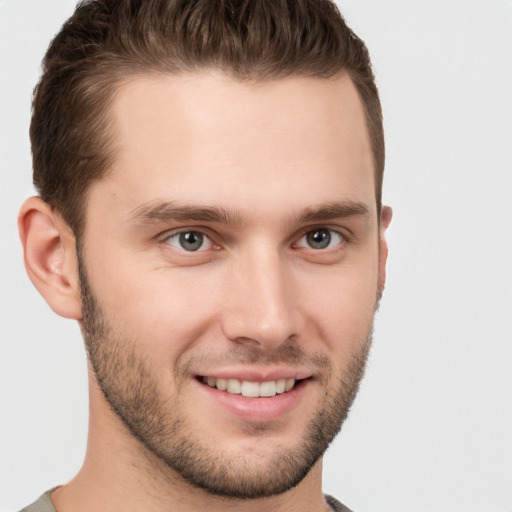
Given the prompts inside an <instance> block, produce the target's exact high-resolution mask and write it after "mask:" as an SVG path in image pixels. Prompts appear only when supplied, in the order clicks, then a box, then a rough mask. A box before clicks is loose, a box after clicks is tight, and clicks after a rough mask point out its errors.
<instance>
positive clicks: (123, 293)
mask: <svg viewBox="0 0 512 512" xmlns="http://www.w3.org/2000/svg"><path fill="white" fill-rule="evenodd" d="M109 268H110V270H108V271H107V265H106V264H104V265H102V266H96V267H94V269H95V273H94V275H91V276H90V281H91V283H90V284H91V287H92V289H93V292H94V294H95V295H96V296H97V298H98V300H99V301H100V305H101V307H102V309H103V310H104V311H105V312H106V313H107V314H108V316H109V322H111V323H113V324H114V325H115V326H116V327H117V329H119V331H121V332H122V333H124V334H125V336H126V337H127V338H129V339H131V340H133V341H135V342H136V343H137V345H138V346H139V347H144V348H145V351H146V353H147V354H153V355H154V359H155V360H156V359H158V358H161V359H162V360H165V361H168V360H169V359H175V358H176V357H177V355H179V354H180V353H182V352H183V351H185V350H186V349H187V348H190V347H191V346H192V345H193V344H194V342H195V341H196V340H198V338H200V336H201V334H202V333H203V332H204V331H205V330H206V329H207V328H208V327H209V326H210V325H211V324H212V323H213V322H214V317H215V310H216V294H215V290H216V288H217V287H216V285H215V282H212V281H214V279H215V275H214V274H213V275H212V276H210V279H209V280H208V279H206V278H205V276H201V275H198V273H194V272H190V271H188V272H183V271H180V270H179V269H172V268H153V269H148V268H147V267H144V266H142V265H139V264H137V262H134V261H130V259H129V258H127V259H126V260H125V261H123V260H122V258H118V259H117V260H116V265H109ZM199 274H200V273H199Z"/></svg>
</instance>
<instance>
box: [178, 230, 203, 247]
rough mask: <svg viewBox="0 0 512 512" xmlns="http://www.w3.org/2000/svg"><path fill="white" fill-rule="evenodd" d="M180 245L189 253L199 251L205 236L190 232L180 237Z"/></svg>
mask: <svg viewBox="0 0 512 512" xmlns="http://www.w3.org/2000/svg"><path fill="white" fill-rule="evenodd" d="M180 245H181V246H182V247H183V249H186V250H187V251H197V250H198V249H199V248H200V247H201V245H203V235H201V233H195V232H194V231H190V232H188V233H182V234H181V235H180Z"/></svg>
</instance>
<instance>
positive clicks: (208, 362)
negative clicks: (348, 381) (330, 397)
mask: <svg viewBox="0 0 512 512" xmlns="http://www.w3.org/2000/svg"><path fill="white" fill-rule="evenodd" d="M230 364H233V365H235V364H238V365H244V366H256V365H258V366H272V365H277V364H288V365H291V366H307V367H311V366H313V367H315V368H317V369H326V368H329V367H330V366H331V363H330V360H329V358H328V357H327V356H326V355H325V354H323V353H319V352H314V353H311V354H310V353H306V351H305V350H304V349H303V348H302V347H301V346H299V344H297V343H296V342H294V341H290V342H286V343H283V344H281V345H279V346H278V347H276V348H275V349H274V350H272V351H268V350H267V349H264V350H263V349H261V348H259V347H257V346H249V345H243V344H239V345H234V346H232V347H230V348H229V349H228V350H225V351H223V352H222V353H212V351H208V352H201V353H197V354H195V355H194V356H193V357H191V358H190V359H187V360H186V361H182V364H181V365H180V366H182V368H181V371H183V370H184V371H185V372H187V371H188V370H190V369H192V367H194V368H195V367H201V368H204V367H215V366H224V365H230Z"/></svg>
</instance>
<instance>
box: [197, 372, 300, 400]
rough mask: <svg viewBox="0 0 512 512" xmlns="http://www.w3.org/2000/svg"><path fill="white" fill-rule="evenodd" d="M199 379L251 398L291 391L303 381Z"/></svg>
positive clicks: (220, 389)
mask: <svg viewBox="0 0 512 512" xmlns="http://www.w3.org/2000/svg"><path fill="white" fill-rule="evenodd" d="M199 380H200V381H201V382H203V383H204V384H206V385H208V386H210V387H211V388H216V389H218V390H219V391H225V392H226V393H230V394H232V395H242V396H245V397H251V398H260V397H266V398H268V397H272V396H275V395H281V394H284V393H287V392H288V391H291V390H292V389H293V388H294V387H295V385H296V384H298V383H299V382H301V381H300V380H296V379H278V380H269V381H266V382H253V381H249V380H238V379H216V378H215V377H199Z"/></svg>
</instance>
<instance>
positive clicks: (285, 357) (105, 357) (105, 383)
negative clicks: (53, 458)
mask: <svg viewBox="0 0 512 512" xmlns="http://www.w3.org/2000/svg"><path fill="white" fill-rule="evenodd" d="M77 253H78V263H79V276H80V284H81V302H82V316H83V326H82V330H83V336H84V341H85V345H86V349H87V353H88V358H89V362H90V364H91V366H92V368H93V371H94V373H95V377H96V380H97V382H98V385H99V387H100V389H101V391H102V393H103V395H104V397H105V399H106V401H107V402H108V404H109V405H110V407H111V409H112V410H113V411H114V413H115V414H116V415H117V416H118V417H119V418H120V420H121V421H122V423H123V424H124V425H125V426H126V428H127V429H128V430H129V432H130V433H131V435H132V436H133V437H134V438H136V439H137V440H138V441H140V443H142V445H143V446H144V447H145V449H146V450H147V451H148V452H149V454H150V455H151V456H153V457H156V458H157V459H154V458H153V461H154V462H155V468H156V466H158V467H161V463H162V462H163V463H164V466H165V467H168V468H169V469H170V470H172V471H173V472H175V473H177V474H178V475H179V476H180V477H181V478H183V479H184V480H185V481H186V482H188V483H189V484H191V485H192V486H194V487H197V488H200V489H203V490H205V491H207V492H208V493H211V494H213V495H217V496H222V497H225V498H237V499H256V498H264V497H268V496H273V495H276V494H281V493H283V492H285V491H288V490H289V489H291V488H293V487H295V486H296V485H298V484H299V483H300V482H301V481H302V480H303V479H304V477H305V476H306V475H307V474H308V473H309V471H310V469H311V468H312V467H313V465H314V464H315V463H316V462H317V461H318V460H319V458H320V457H321V456H322V455H323V454H324V452H325V450H326V449H327V447H328V446H329V444H330V443H331V442H332V440H333V439H334V438H335V436H336V435H337V434H338V432H339V431H340V429H341V426H342V424H343V422H344V420H345V419H346V417H347V415H348V412H349V409H350V407H351V405H352V402H353V400H354V398H355V396H356V394H357V391H358V388H359V384H360V381H361V379H362V377H363V375H364V370H365V366H366V361H367V357H368V353H369V349H370V346H371V334H372V326H371V325H370V326H369V329H368V333H367V336H366V339H363V340H362V341H361V343H360V344H359V347H360V348H359V350H358V352H357V353H356V354H355V355H354V356H353V357H352V360H351V362H350V364H349V365H348V366H347V369H346V371H345V372H344V374H343V375H340V376H338V377H337V378H336V379H332V378H330V374H331V373H332V372H331V363H330V361H329V360H328V359H327V358H326V357H325V356H323V361H321V362H319V361H318V357H320V358H322V356H318V355H317V356H313V358H312V359H313V360H315V361H314V363H315V364H316V365H317V366H318V365H319V364H320V365H324V366H325V367H324V368H323V374H324V375H325V376H326V378H325V380H327V377H329V380H330V381H331V383H330V385H325V386H324V395H323V400H321V401H320V403H321V405H320V406H319V408H318V409H317V410H316V411H315V412H314V414H313V415H312V416H311V417H310V418H309V419H307V420H305V423H306V424H305V427H304V431H303V436H302V440H301V442H299V443H297V444H296V446H294V447H292V448H289V449H282V450H280V451H275V452H274V453H273V454H272V455H271V456H270V457H269V458H268V460H266V461H265V463H264V464H262V463H261V462H258V463H255V460H254V459H255V457H254V454H251V453H247V454H243V453H242V454H240V455H239V456H237V457H233V454H231V453H230V454H227V453H223V452H222V451H220V450H218V449H216V447H215V446H210V445H207V444H206V443H204V442H202V441H201V440H200V439H197V436H194V426H193V425H190V424H188V423H187V421H186V418H183V417H180V416H179V415H178V414H179V413H178V414H176V412H175V411H176V410H179V407H178V406H177V405H178V404H179V401H180V396H179V386H177V391H175V392H174V393H173V394H171V393H170V392H169V393H168V396H164V393H162V392H161V390H160V389H159V386H158V381H157V378H156V376H155V375H154V372H153V371H152V368H151V364H150V363H149V361H148V358H147V356H145V354H144V353H142V351H141V350H140V348H139V344H138V343H137V340H134V339H131V338H130V336H129V335H127V333H124V332H122V330H121V329H120V328H118V327H117V326H114V325H113V322H109V319H108V313H107V312H105V311H103V309H102V308H101V307H100V306H99V304H98V300H97V299H96V297H95V296H94V295H93V293H92V292H91V289H90V286H89V283H88V280H87V277H86V272H85V265H84V263H83V259H82V257H81V254H82V252H81V251H80V248H78V251H77ZM236 357H237V358H238V360H240V357H242V358H243V357H244V356H243V355H241V354H240V353H237V355H236ZM245 358H246V360H247V361H251V362H255V361H254V360H255V354H254V352H252V353H247V354H246V357H245ZM297 359H300V360H302V361H310V360H311V359H310V358H308V356H306V355H305V354H304V353H303V352H302V350H301V349H300V348H298V347H297V345H289V346H287V347H284V349H283V350H282V351H281V352H280V353H276V354H275V355H274V358H273V360H278V361H279V362H283V363H286V362H290V360H293V361H297ZM187 364H188V363H187V362H183V364H181V365H179V364H178V365H177V366H176V367H175V370H176V371H177V372H178V373H180V374H181V373H183V374H185V370H186V367H187ZM180 370H181V372H180ZM177 377H179V375H177ZM247 430H248V431H247V434H248V435H252V436H254V440H255V443H256V442H258V437H257V436H258V435H263V434H264V433H265V430H266V425H265V424H264V423H262V424H255V425H252V426H250V427H249V428H248V429H247ZM263 442H264V440H263Z"/></svg>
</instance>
